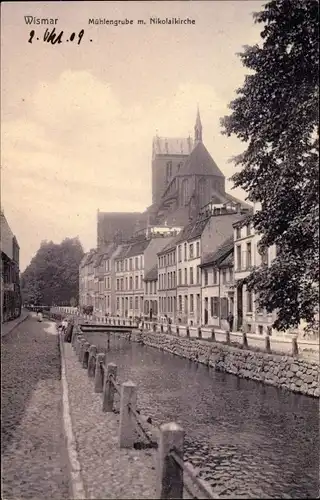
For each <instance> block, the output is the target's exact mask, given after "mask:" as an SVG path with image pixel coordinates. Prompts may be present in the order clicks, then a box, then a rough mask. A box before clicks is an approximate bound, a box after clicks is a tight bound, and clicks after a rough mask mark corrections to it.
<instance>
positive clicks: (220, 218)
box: [158, 202, 243, 325]
mask: <svg viewBox="0 0 320 500" xmlns="http://www.w3.org/2000/svg"><path fill="white" fill-rule="evenodd" d="M241 219H243V209H242V207H241V206H240V205H239V204H237V203H233V202H228V203H225V204H219V205H218V204H213V203H209V204H208V205H206V206H205V207H203V209H202V211H201V212H200V214H199V215H198V217H197V219H196V220H194V221H191V222H190V223H189V224H188V225H187V226H186V227H185V228H184V229H183V230H182V231H181V232H180V234H179V235H178V236H177V238H176V239H175V241H174V244H173V245H172V247H168V248H165V249H164V250H163V251H162V252H161V253H160V254H158V295H159V313H160V315H161V316H164V315H166V316H168V317H169V318H171V319H172V321H173V322H181V323H183V324H190V325H200V324H203V323H204V321H205V320H207V318H205V317H204V314H205V313H204V311H205V308H204V306H203V307H202V306H201V302H202V301H201V297H202V285H203V284H202V277H201V267H200V266H201V264H202V257H203V256H206V255H207V254H210V255H212V253H213V252H214V251H216V250H217V249H218V248H219V246H220V245H222V244H223V242H224V241H225V240H226V239H227V238H230V237H231V238H232V234H233V223H234V222H236V221H238V220H241ZM174 246H175V251H174ZM174 255H175V257H173V256H174ZM170 256H171V257H170ZM174 258H175V261H176V264H174ZM170 259H171V260H170ZM174 272H175V274H174ZM219 318H220V316H219Z"/></svg>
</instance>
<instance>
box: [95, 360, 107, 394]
mask: <svg viewBox="0 0 320 500" xmlns="http://www.w3.org/2000/svg"><path fill="white" fill-rule="evenodd" d="M105 359H106V355H105V354H104V353H103V352H99V354H97V359H96V371H95V375H94V392H102V391H103V376H104V369H103V367H102V366H101V365H103V364H104V362H105Z"/></svg>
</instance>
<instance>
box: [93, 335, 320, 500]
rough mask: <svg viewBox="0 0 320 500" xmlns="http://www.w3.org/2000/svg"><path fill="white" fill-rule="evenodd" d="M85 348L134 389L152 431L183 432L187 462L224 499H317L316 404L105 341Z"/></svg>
mask: <svg viewBox="0 0 320 500" xmlns="http://www.w3.org/2000/svg"><path fill="white" fill-rule="evenodd" d="M86 337H87V339H88V341H89V342H90V344H94V345H96V346H97V347H99V349H98V351H102V350H103V351H104V352H106V353H107V362H114V363H116V364H117V366H118V381H119V382H124V381H126V380H129V379H131V380H132V381H133V382H135V383H136V384H137V385H138V408H139V409H140V410H141V413H142V414H144V415H145V416H150V417H151V418H152V421H153V423H154V424H155V425H159V424H161V423H164V422H170V421H175V422H177V423H179V424H181V425H182V426H183V427H184V429H185V431H186V448H185V458H186V459H188V460H190V461H191V462H192V463H193V465H195V466H196V467H200V468H201V475H202V477H203V478H205V479H207V480H208V482H209V483H210V484H211V485H212V487H213V488H214V489H216V491H217V492H218V493H219V494H220V495H222V496H224V497H228V498H254V497H258V498H315V497H318V495H319V400H318V399H315V398H309V397H306V396H302V395H297V394H293V393H290V392H286V391H283V390H280V389H277V388H274V387H268V386H264V385H262V384H260V383H257V382H253V381H248V380H243V379H239V378H238V377H236V376H233V375H230V374H225V373H219V372H215V371H214V370H213V369H212V368H208V367H206V366H203V365H200V364H195V363H193V362H191V361H189V360H185V359H181V358H179V357H177V356H174V355H171V354H169V353H165V352H162V351H160V350H158V349H153V348H151V347H146V346H142V345H139V344H136V343H131V342H129V341H128V340H126V339H124V338H119V337H118V336H117V335H111V341H110V347H109V349H108V347H107V336H106V334H103V333H86Z"/></svg>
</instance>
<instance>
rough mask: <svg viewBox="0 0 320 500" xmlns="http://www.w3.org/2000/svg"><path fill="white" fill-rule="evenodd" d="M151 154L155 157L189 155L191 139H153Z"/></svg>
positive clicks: (191, 145) (191, 146)
mask: <svg viewBox="0 0 320 500" xmlns="http://www.w3.org/2000/svg"><path fill="white" fill-rule="evenodd" d="M152 147H153V153H154V154H155V155H189V154H190V153H191V151H192V148H193V139H191V137H187V138H185V137H158V136H156V137H154V138H153V143H152Z"/></svg>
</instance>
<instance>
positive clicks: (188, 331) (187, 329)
mask: <svg viewBox="0 0 320 500" xmlns="http://www.w3.org/2000/svg"><path fill="white" fill-rule="evenodd" d="M186 334H187V337H190V328H189V326H187V327H186Z"/></svg>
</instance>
